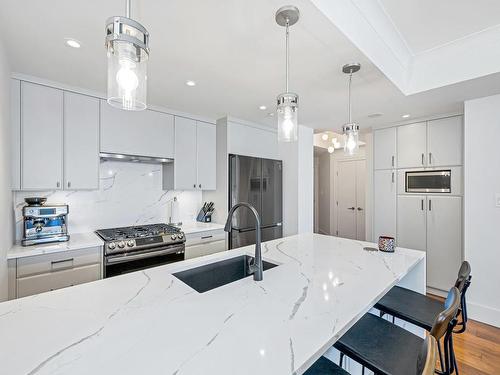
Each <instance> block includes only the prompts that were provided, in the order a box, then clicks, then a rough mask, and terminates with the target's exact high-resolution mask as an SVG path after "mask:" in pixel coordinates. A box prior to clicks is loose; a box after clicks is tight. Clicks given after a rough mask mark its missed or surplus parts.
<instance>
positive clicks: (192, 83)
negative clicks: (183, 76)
mask: <svg viewBox="0 0 500 375" xmlns="http://www.w3.org/2000/svg"><path fill="white" fill-rule="evenodd" d="M186 85H188V86H189V87H193V86H196V82H195V81H186Z"/></svg>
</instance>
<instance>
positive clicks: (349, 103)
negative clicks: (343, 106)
mask: <svg viewBox="0 0 500 375" xmlns="http://www.w3.org/2000/svg"><path fill="white" fill-rule="evenodd" d="M351 82H352V70H351V71H350V73H349V88H348V93H349V94H348V96H349V97H348V104H347V112H348V113H349V122H348V124H351V123H352V109H351Z"/></svg>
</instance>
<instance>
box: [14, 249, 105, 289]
mask: <svg viewBox="0 0 500 375" xmlns="http://www.w3.org/2000/svg"><path fill="white" fill-rule="evenodd" d="M101 277H102V248H101V247H92V248H88V249H79V250H70V251H63V252H58V253H53V254H44V255H34V256H29V257H24V258H19V259H13V260H9V299H13V298H21V297H26V296H30V295H33V294H38V293H43V292H49V291H51V290H56V289H61V288H66V287H68V286H73V285H78V284H83V283H87V282H90V281H95V280H99V279H101Z"/></svg>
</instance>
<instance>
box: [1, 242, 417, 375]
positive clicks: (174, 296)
mask: <svg viewBox="0 0 500 375" xmlns="http://www.w3.org/2000/svg"><path fill="white" fill-rule="evenodd" d="M369 245H372V246H373V244H368V243H363V242H359V241H352V240H346V239H340V238H337V237H330V236H323V235H317V234H302V235H297V236H292V237H287V238H283V239H278V240H274V241H270V242H267V243H264V244H263V247H262V252H263V258H264V260H266V261H271V262H274V263H278V264H279V266H278V267H275V268H272V269H270V270H267V271H265V272H264V280H263V281H261V282H255V281H254V280H253V278H252V277H247V278H246V279H242V280H239V281H236V282H234V283H231V284H228V285H225V286H223V287H220V288H217V289H213V290H211V291H208V292H206V293H202V294H200V293H198V292H196V291H194V290H193V289H191V288H190V287H189V286H187V285H186V284H184V283H182V282H181V281H180V280H178V279H177V278H175V277H174V276H173V275H172V273H173V272H177V271H181V270H184V269H188V268H193V267H196V266H199V265H202V264H207V263H211V262H214V261H217V260H221V259H225V258H230V257H234V256H237V255H240V254H249V255H253V252H254V247H253V246H249V247H245V248H241V249H236V250H231V251H227V252H223V253H217V254H213V255H210V256H206V257H203V258H197V259H191V260H187V261H184V262H179V263H175V264H171V265H166V266H161V267H157V268H152V269H148V270H146V271H142V272H136V273H132V274H128V275H123V276H118V277H114V278H109V279H104V280H99V281H96V282H92V283H88V284H83V285H78V286H75V287H71V288H66V289H61V290H56V291H53V292H49V293H45V294H40V295H36V296H31V297H26V298H22V299H19V300H13V301H8V302H4V303H2V304H0V335H1V337H2V340H1V342H0V373H2V374H9V375H16V374H72V375H75V374H85V375H87V374H120V375H124V374H172V375H183V374H196V375H200V374H214V375H215V374H217V375H223V374H228V375H229V374H230V375H234V374H252V375H253V374H273V375H279V374H295V373H297V374H300V373H302V372H304V371H305V370H306V369H307V368H308V367H309V366H310V365H311V364H312V363H313V362H314V361H315V360H316V359H318V358H319V357H320V356H321V355H322V354H323V353H324V352H325V351H326V350H327V349H328V348H329V347H331V345H332V344H333V343H334V342H335V341H336V340H337V339H338V337H340V336H341V335H342V334H343V333H344V332H346V330H347V329H349V327H351V326H352V325H353V324H354V323H355V322H356V321H357V320H358V319H359V318H360V317H361V316H362V315H363V314H364V313H365V312H367V311H368V310H369V309H370V308H371V307H372V306H373V305H374V304H375V302H376V301H377V300H378V299H379V298H381V297H382V296H383V295H384V294H385V293H386V292H387V291H388V290H389V289H390V288H391V287H392V286H393V285H396V284H399V285H403V286H406V287H409V288H411V289H414V290H417V291H419V292H425V253H424V252H421V251H414V250H408V249H400V248H398V249H397V250H396V253H394V254H387V253H381V252H367V251H365V250H363V246H369Z"/></svg>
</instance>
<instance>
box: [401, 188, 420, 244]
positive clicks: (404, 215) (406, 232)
mask: <svg viewBox="0 0 500 375" xmlns="http://www.w3.org/2000/svg"><path fill="white" fill-rule="evenodd" d="M426 211H427V210H426V199H425V196H420V195H415V196H413V195H412V196H406V195H400V196H398V215H397V218H398V225H397V228H398V230H397V232H398V236H397V243H398V246H401V247H406V248H409V249H416V250H424V251H425V249H426V243H427V241H426Z"/></svg>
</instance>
